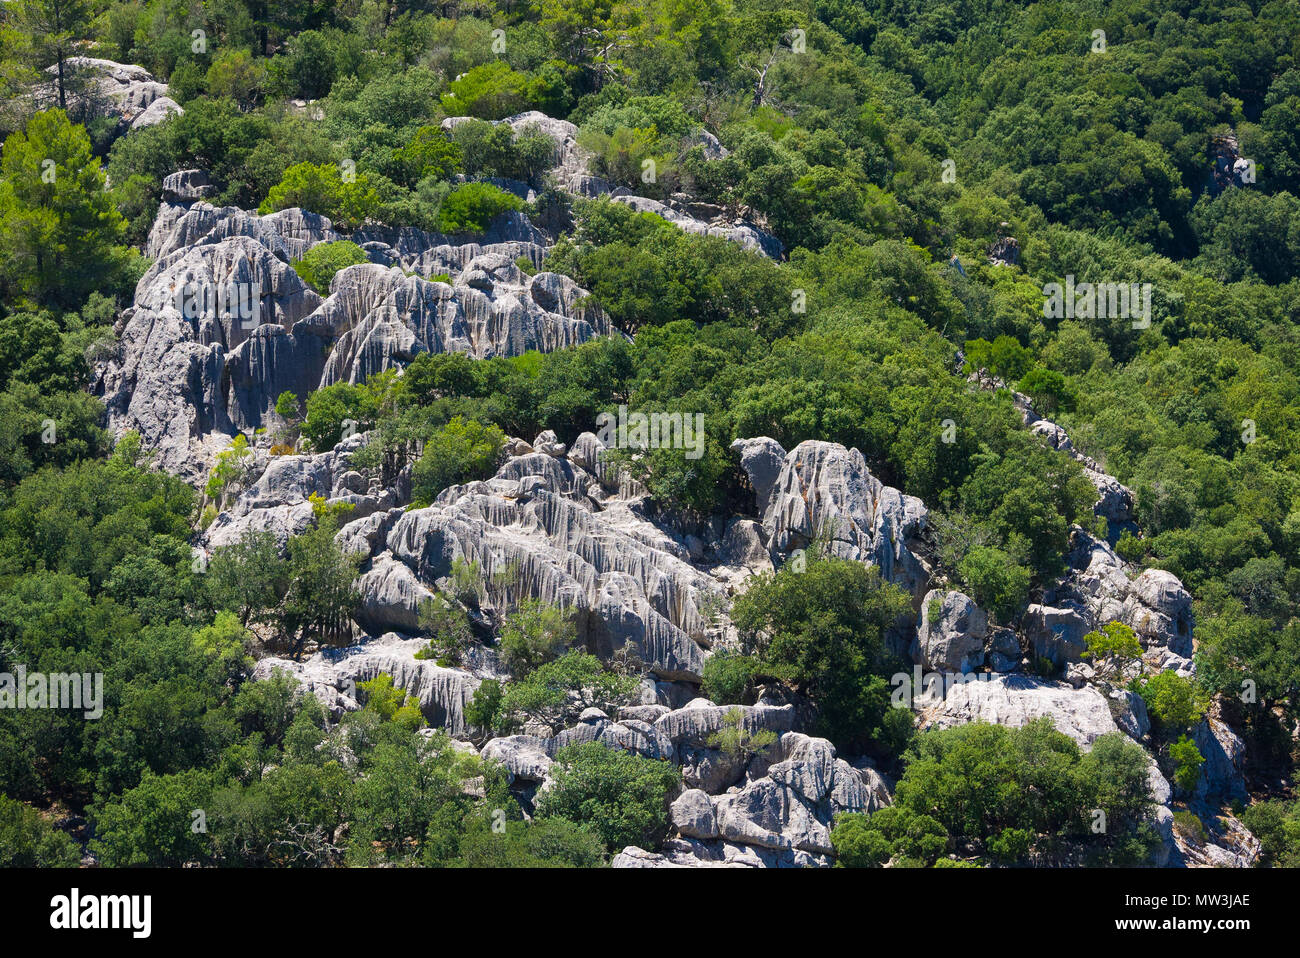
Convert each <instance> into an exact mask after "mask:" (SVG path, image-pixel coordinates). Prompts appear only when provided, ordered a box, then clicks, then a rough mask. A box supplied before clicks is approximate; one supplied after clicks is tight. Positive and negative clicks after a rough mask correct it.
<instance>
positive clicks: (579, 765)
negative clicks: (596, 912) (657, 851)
mask: <svg viewBox="0 0 1300 958" xmlns="http://www.w3.org/2000/svg"><path fill="white" fill-rule="evenodd" d="M551 774H552V787H551V789H550V790H549V791H547V792H544V793H543V794H542V795H541V797H540V799H539V800H538V803H537V814H538V816H540V817H542V818H552V817H559V818H567V819H569V821H572V822H578V823H579V824H585V825H587V826H588V827H590V828H592V829H593V830H594V831H595V832H596V833H597V834H599V835H600V837H601V839H602V840H603V841H604V843H605V847H606V848H608V849H609V850H611V851H615V850H619V849H622V848H625V847H626V846H628V845H637V846H639V847H641V848H646V849H653V848H656V847H658V845H659V843H660V842H661V841H662V840H663V839H664V837H665V836H666V835H667V834H668V826H669V817H668V803H669V801H670V800H671V799H672V797H673V796H674V795H675V794H676V792H677V790H678V789H679V788H680V786H681V772H680V771H678V769H677V768H676V766H674V765H673V764H672V763H670V762H661V761H656V760H654V759H648V758H642V757H641V756H639V755H633V754H632V753H630V752H624V751H620V750H617V749H612V748H609V747H608V746H606V745H604V744H602V743H600V742H585V743H583V744H581V745H569V746H566V747H564V748H562V749H560V751H559V752H558V753H557V754H556V756H555V765H554V766H553V767H552V769H551Z"/></svg>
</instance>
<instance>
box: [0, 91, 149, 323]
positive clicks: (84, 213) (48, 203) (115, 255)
mask: <svg viewBox="0 0 1300 958" xmlns="http://www.w3.org/2000/svg"><path fill="white" fill-rule="evenodd" d="M125 233H126V224H125V221H124V220H123V219H122V214H121V213H119V212H118V211H117V208H116V207H115V206H114V205H113V199H112V196H111V195H110V194H108V193H106V192H105V191H104V172H103V170H101V169H100V166H99V158H98V157H95V156H92V155H91V149H90V139H89V138H88V137H87V136H86V131H85V130H84V129H83V128H82V127H80V126H77V125H74V124H73V123H71V122H69V120H68V117H67V114H65V113H64V112H63V111H62V110H46V111H44V112H42V113H37V114H36V115H35V116H33V117H32V118H31V120H30V121H29V122H28V124H27V128H26V130H24V131H22V132H16V133H11V134H10V135H9V136H8V137H7V138H6V140H5V143H4V151H3V160H0V275H2V276H3V278H4V281H5V284H6V285H7V287H8V289H9V291H10V295H13V294H15V293H17V294H20V295H25V296H30V297H31V298H33V299H34V300H35V301H37V302H39V303H52V304H60V305H63V306H74V305H77V304H79V303H80V302H81V301H82V299H84V298H85V296H86V294H87V293H89V292H90V291H91V290H95V289H98V290H105V289H112V288H113V287H114V285H115V284H117V283H119V282H121V280H122V278H123V277H124V275H125V272H124V271H125V270H126V269H127V252H126V250H124V249H123V248H122V247H121V246H120V245H119V244H120V243H121V241H122V240H123V239H124V237H125Z"/></svg>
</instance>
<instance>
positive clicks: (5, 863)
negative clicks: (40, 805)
mask: <svg viewBox="0 0 1300 958" xmlns="http://www.w3.org/2000/svg"><path fill="white" fill-rule="evenodd" d="M80 859H81V854H80V851H79V850H78V849H77V845H76V843H75V842H73V840H72V839H71V838H69V837H68V836H67V835H65V834H63V832H61V831H59V830H58V829H56V828H55V827H54V826H53V825H51V824H50V823H49V822H48V821H47V820H46V819H44V818H42V817H41V816H40V814H38V813H37V811H36V810H35V809H34V808H29V807H28V806H26V805H24V804H23V803H22V802H16V801H14V800H13V799H11V798H8V797H7V796H5V795H4V794H0V867H3V868H75V867H76V865H77V863H78V862H79V861H80Z"/></svg>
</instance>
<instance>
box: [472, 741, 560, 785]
mask: <svg viewBox="0 0 1300 958" xmlns="http://www.w3.org/2000/svg"><path fill="white" fill-rule="evenodd" d="M480 754H481V755H482V756H483V758H485V759H488V760H490V761H494V762H500V763H501V764H502V765H504V766H505V768H506V771H508V772H509V773H510V780H511V781H512V782H514V781H522V782H541V781H542V780H543V779H545V778H546V773H547V772H548V771H550V769H551V765H552V764H553V763H552V760H551V757H550V756H549V755H547V754H546V748H545V743H544V742H543V741H542V740H541V739H539V738H537V737H535V736H532V735H507V736H505V737H503V738H494V739H492V741H490V742H488V743H487V744H486V745H484V746H483V751H482V752H481V753H480Z"/></svg>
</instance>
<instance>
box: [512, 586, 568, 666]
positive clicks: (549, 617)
mask: <svg viewBox="0 0 1300 958" xmlns="http://www.w3.org/2000/svg"><path fill="white" fill-rule="evenodd" d="M576 639H577V629H576V626H575V624H574V617H573V613H572V612H570V611H566V610H565V609H562V608H560V607H558V606H554V605H548V604H547V603H545V602H542V601H541V600H540V599H525V600H524V601H523V602H521V603H520V604H519V608H517V609H515V610H514V611H513V612H511V613H509V614H508V615H507V616H506V617H505V620H504V621H503V622H502V623H501V643H500V644H501V658H502V659H503V660H504V661H505V663H506V664H507V665H508V666H509V667H510V669H511V670H512V671H513V672H515V673H516V674H517V675H527V674H528V673H529V672H531V671H533V670H534V669H536V668H537V667H538V666H541V665H544V664H545V663H547V662H550V661H552V660H553V659H555V658H556V657H557V656H559V655H560V653H561V652H563V651H564V650H565V649H567V648H569V646H571V645H572V644H573V643H574V641H575V640H576Z"/></svg>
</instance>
